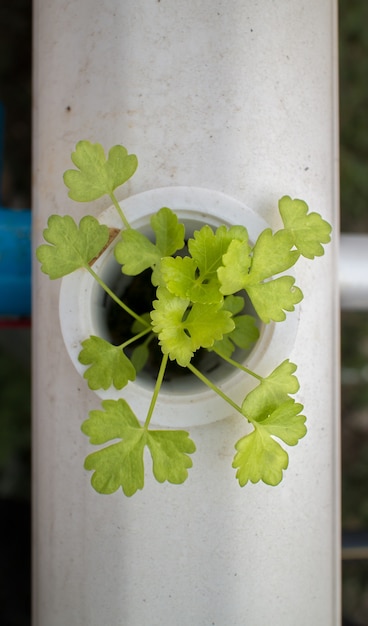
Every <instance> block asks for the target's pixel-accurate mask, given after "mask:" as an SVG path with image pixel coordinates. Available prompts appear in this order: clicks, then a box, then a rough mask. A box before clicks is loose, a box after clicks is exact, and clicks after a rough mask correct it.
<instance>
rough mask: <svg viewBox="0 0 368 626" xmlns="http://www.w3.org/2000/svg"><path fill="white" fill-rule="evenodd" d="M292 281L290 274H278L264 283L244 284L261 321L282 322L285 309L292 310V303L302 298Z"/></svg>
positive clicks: (266, 322) (284, 316)
mask: <svg viewBox="0 0 368 626" xmlns="http://www.w3.org/2000/svg"><path fill="white" fill-rule="evenodd" d="M294 283H295V279H294V278H292V276H280V277H279V278H275V280H270V281H269V282H266V283H258V284H254V285H246V286H245V289H246V291H247V293H248V295H249V297H250V299H251V301H252V304H253V306H254V308H255V310H256V312H257V314H258V315H259V317H260V318H261V320H262V322H264V323H265V324H268V323H269V322H270V321H271V320H273V321H274V322H282V321H283V320H284V319H285V318H286V315H285V311H294V309H295V306H294V305H295V304H298V303H299V302H300V301H301V300H302V299H303V293H302V291H301V290H300V289H299V287H295V286H294Z"/></svg>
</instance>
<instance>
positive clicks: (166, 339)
mask: <svg viewBox="0 0 368 626" xmlns="http://www.w3.org/2000/svg"><path fill="white" fill-rule="evenodd" d="M157 296H158V299H157V300H155V301H154V303H153V306H154V310H153V311H152V312H151V319H152V326H153V330H154V331H155V332H156V333H157V334H158V338H159V342H160V345H161V348H162V352H163V353H164V354H168V355H169V357H170V359H171V360H176V361H177V362H178V363H179V365H181V366H182V367H186V366H187V365H188V364H189V363H190V360H191V358H192V356H193V354H194V352H195V351H196V350H198V349H199V348H211V347H212V346H213V344H214V342H215V341H216V340H218V339H222V337H223V335H224V334H226V333H228V332H230V331H231V330H233V328H234V322H233V321H232V319H231V313H230V312H229V311H224V310H223V309H222V307H221V304H220V303H213V304H203V303H199V302H195V303H194V304H193V306H192V307H190V306H189V305H190V301H189V299H185V298H179V297H177V296H174V295H172V294H171V293H170V292H169V291H168V290H167V289H165V288H163V287H159V289H158V290H157Z"/></svg>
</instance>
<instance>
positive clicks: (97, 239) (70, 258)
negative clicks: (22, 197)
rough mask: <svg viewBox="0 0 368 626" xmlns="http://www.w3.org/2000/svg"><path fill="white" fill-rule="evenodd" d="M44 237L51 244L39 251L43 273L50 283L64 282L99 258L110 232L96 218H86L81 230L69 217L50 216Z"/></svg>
mask: <svg viewBox="0 0 368 626" xmlns="http://www.w3.org/2000/svg"><path fill="white" fill-rule="evenodd" d="M47 224H48V227H47V228H46V229H45V230H44V232H43V236H44V239H45V241H47V242H48V244H51V245H48V244H41V245H40V246H39V247H38V248H37V250H36V256H37V259H38V260H39V261H40V263H41V270H42V271H43V272H44V273H45V274H48V275H49V277H50V278H51V279H55V278H61V277H62V276H66V275H67V274H70V273H71V272H74V271H75V270H77V269H80V268H81V267H87V266H88V263H89V262H90V261H92V259H94V258H95V257H96V256H98V255H99V253H100V252H101V250H102V249H103V248H104V246H105V245H106V244H107V242H108V239H109V229H108V227H107V226H105V225H103V224H100V223H99V222H98V220H96V218H94V217H92V216H91V215H86V216H85V217H83V218H82V219H81V221H80V222H79V226H78V225H77V224H76V222H75V221H74V220H73V218H72V217H70V216H69V215H65V216H61V215H51V216H50V217H49V219H48V223H47Z"/></svg>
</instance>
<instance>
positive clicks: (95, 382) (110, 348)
mask: <svg viewBox="0 0 368 626" xmlns="http://www.w3.org/2000/svg"><path fill="white" fill-rule="evenodd" d="M82 348H83V349H82V350H81V352H80V353H79V356H78V359H79V362H80V363H82V365H89V366H90V367H89V368H88V369H86V371H85V372H84V374H83V376H84V378H85V379H86V380H87V382H88V386H89V388H90V389H94V390H95V389H108V388H109V387H111V386H112V385H113V386H114V387H115V389H122V388H123V387H125V386H126V385H127V384H128V382H129V381H130V380H135V376H136V370H135V368H134V365H133V364H132V363H131V361H130V360H129V359H128V357H127V356H126V355H125V354H124V352H123V350H122V349H121V348H120V347H119V346H114V345H112V344H111V343H109V342H108V341H105V339H101V337H96V336H93V335H92V336H91V337H89V338H88V339H85V341H82Z"/></svg>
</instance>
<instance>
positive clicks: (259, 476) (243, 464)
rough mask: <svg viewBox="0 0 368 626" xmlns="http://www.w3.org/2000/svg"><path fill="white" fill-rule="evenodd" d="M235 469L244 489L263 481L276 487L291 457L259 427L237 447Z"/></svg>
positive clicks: (238, 443) (241, 440)
mask: <svg viewBox="0 0 368 626" xmlns="http://www.w3.org/2000/svg"><path fill="white" fill-rule="evenodd" d="M235 448H236V450H237V453H236V454H235V457H234V461H233V467H234V468H235V469H237V472H236V478H237V479H238V481H239V485H240V486H241V487H244V485H246V484H247V482H248V481H251V482H252V483H257V482H259V481H260V480H262V481H263V482H264V483H266V484H267V485H272V486H276V485H278V484H279V483H280V482H281V480H282V471H283V470H285V469H286V468H287V467H288V464H289V457H288V454H287V452H285V450H284V449H283V448H282V447H281V446H280V444H279V443H278V442H277V441H275V440H274V439H272V437H270V436H269V435H268V433H267V432H265V431H264V429H262V428H259V427H257V428H256V429H255V430H254V431H253V432H252V433H250V434H249V435H246V436H245V437H242V439H240V440H239V441H238V442H237V443H236V446H235Z"/></svg>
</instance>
